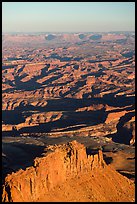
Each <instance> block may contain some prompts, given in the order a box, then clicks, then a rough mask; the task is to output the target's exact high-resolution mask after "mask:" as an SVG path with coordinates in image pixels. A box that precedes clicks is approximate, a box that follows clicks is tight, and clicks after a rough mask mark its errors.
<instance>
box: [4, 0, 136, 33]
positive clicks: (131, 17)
mask: <svg viewBox="0 0 137 204" xmlns="http://www.w3.org/2000/svg"><path fill="white" fill-rule="evenodd" d="M134 30H135V3H134V2H3V3H2V32H100V31H103V32H104V31H105V32H107V31H134Z"/></svg>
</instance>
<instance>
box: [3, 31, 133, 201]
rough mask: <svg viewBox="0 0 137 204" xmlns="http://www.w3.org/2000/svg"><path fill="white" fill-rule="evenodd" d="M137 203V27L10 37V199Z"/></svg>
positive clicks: (6, 192)
mask: <svg viewBox="0 0 137 204" xmlns="http://www.w3.org/2000/svg"><path fill="white" fill-rule="evenodd" d="M52 201H58V202H59V201H61V202H63V201H64V202H71V201H74V202H82V201H83V202H101V201H103V202H122V201H123V202H135V33H134V32H124V31H123V32H122V31H121V32H75V33H67V32H66V33H65V32H64V33H56V32H53V33H42V32H41V33H37V34H36V33H32V34H30V33H28V34H24V33H16V34H15V33H12V34H6V33H5V34H3V35H2V202H52Z"/></svg>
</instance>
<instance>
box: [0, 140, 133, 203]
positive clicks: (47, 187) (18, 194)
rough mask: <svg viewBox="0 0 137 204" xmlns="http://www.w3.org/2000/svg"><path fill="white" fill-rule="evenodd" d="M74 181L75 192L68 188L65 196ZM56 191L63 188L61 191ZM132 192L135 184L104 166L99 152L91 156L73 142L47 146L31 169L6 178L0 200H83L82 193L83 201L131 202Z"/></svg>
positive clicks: (87, 151)
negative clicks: (81, 193) (84, 187)
mask: <svg viewBox="0 0 137 204" xmlns="http://www.w3.org/2000/svg"><path fill="white" fill-rule="evenodd" d="M100 179H101V180H100ZM89 181H90V182H89ZM73 182H74V187H76V189H75V190H74V189H72V192H71V188H70V192H69V193H68V186H71V185H72V184H73ZM81 182H83V183H84V182H87V186H88V185H89V186H88V187H87V188H88V194H90V197H89V196H88V195H87V194H86V191H85V189H84V190H83V189H82V186H81V187H80V188H79V185H80V183H81ZM105 184H106V186H105ZM83 185H84V184H83ZM63 186H64V190H63V189H62V188H63ZM77 188H78V190H77ZM96 188H98V191H99V192H98V193H99V194H100V196H98V194H97V192H96ZM59 189H62V190H61V192H60V191H59ZM91 189H92V194H91ZM133 189H134V184H133V183H132V182H131V181H130V180H128V179H127V178H125V177H123V176H122V175H120V174H118V173H117V172H116V171H115V170H113V169H111V168H110V167H109V166H107V165H106V163H105V161H104V160H103V154H102V151H100V150H99V152H98V153H97V154H95V155H92V154H91V152H90V151H89V150H88V149H86V148H85V146H84V145H83V144H80V143H78V142H76V141H72V142H69V143H67V144H62V145H54V146H48V147H47V148H46V149H45V152H44V153H43V156H42V157H41V158H36V159H35V160H34V165H33V166H32V167H29V168H27V169H26V170H19V171H18V172H16V173H12V174H11V175H8V176H7V177H6V178H5V184H4V186H3V195H2V198H3V202H27V201H29V202H34V201H71V200H72V201H74V200H76V201H82V199H84V198H83V197H82V195H81V198H80V197H77V194H78V193H80V192H83V193H84V196H85V201H87V198H88V200H89V201H95V200H97V201H133V199H134V195H133V194H134V190H133ZM56 191H57V192H56ZM110 191H112V192H111V193H110ZM51 192H52V193H53V192H54V196H53V195H52V193H51ZM55 192H56V193H55ZM62 192H64V193H68V195H67V196H66V195H65V194H62ZM120 194H121V195H120ZM55 195H56V196H55ZM59 195H60V197H58V196H59ZM75 196H76V197H75Z"/></svg>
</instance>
